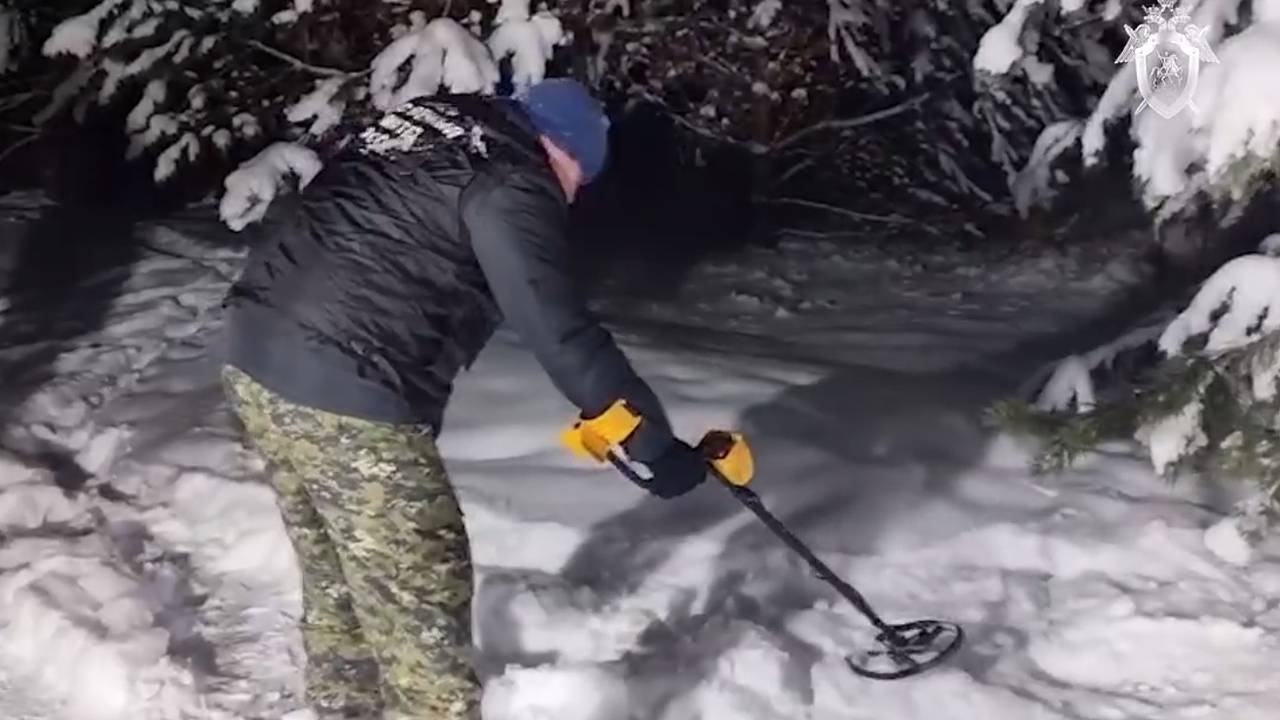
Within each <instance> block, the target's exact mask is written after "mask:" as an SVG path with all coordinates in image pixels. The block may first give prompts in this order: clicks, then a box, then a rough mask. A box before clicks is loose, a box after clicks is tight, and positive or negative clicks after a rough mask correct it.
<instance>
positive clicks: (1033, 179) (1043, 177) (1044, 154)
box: [1010, 118, 1084, 217]
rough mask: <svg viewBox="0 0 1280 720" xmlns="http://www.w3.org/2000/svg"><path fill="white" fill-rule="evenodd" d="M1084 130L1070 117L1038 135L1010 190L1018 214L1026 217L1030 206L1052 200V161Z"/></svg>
mask: <svg viewBox="0 0 1280 720" xmlns="http://www.w3.org/2000/svg"><path fill="white" fill-rule="evenodd" d="M1083 131H1084V123H1083V121H1081V120H1078V119H1074V118H1073V119H1068V120H1060V121H1058V122H1055V123H1052V124H1050V125H1049V126H1048V127H1046V128H1045V129H1044V130H1042V131H1041V132H1040V135H1039V137H1037V138H1036V142H1035V146H1034V147H1033V148H1032V149H1031V157H1030V158H1029V159H1028V160H1027V164H1026V166H1024V167H1023V168H1022V170H1020V171H1019V172H1018V175H1017V177H1015V178H1014V181H1013V185H1012V187H1011V188H1010V189H1011V191H1012V192H1013V200H1014V205H1015V206H1016V207H1017V209H1018V214H1020V215H1022V216H1023V217H1026V216H1027V213H1028V212H1029V211H1030V210H1031V208H1032V207H1034V206H1037V205H1043V204H1044V203H1046V202H1047V201H1048V200H1050V199H1052V198H1053V196H1054V189H1053V186H1054V173H1053V162H1054V161H1055V160H1057V159H1058V157H1059V156H1061V155H1062V153H1064V152H1066V151H1068V150H1070V149H1071V148H1072V147H1074V146H1075V144H1076V141H1077V140H1079V138H1080V134H1081V133H1082V132H1083Z"/></svg>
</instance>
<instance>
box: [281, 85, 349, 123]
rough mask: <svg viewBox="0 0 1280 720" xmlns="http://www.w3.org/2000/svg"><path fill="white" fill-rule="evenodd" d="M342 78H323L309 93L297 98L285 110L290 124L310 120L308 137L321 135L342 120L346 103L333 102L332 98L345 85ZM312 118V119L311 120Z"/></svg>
mask: <svg viewBox="0 0 1280 720" xmlns="http://www.w3.org/2000/svg"><path fill="white" fill-rule="evenodd" d="M345 82H346V81H345V80H343V79H342V78H323V79H320V80H317V81H316V83H315V87H314V88H313V89H312V91H311V92H309V93H307V94H306V95H303V96H302V97H301V98H298V101H297V102H295V103H294V104H292V105H290V106H289V107H287V108H285V117H286V118H287V119H288V120H289V122H292V123H300V122H304V121H306V120H312V123H311V126H310V127H309V128H307V134H309V135H322V134H324V132H325V131H326V130H328V129H330V128H332V127H334V126H335V125H337V124H338V123H339V122H340V121H341V120H342V113H343V111H344V110H345V109H346V103H345V102H343V101H340V100H338V101H335V100H334V96H335V95H337V94H338V91H339V90H341V89H342V86H343V85H344V84H345ZM313 118H314V119H313Z"/></svg>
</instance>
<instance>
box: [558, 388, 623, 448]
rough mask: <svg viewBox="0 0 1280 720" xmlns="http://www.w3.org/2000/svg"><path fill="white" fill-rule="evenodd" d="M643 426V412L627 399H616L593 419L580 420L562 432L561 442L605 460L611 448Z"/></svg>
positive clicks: (620, 443)
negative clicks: (633, 407)
mask: <svg viewBox="0 0 1280 720" xmlns="http://www.w3.org/2000/svg"><path fill="white" fill-rule="evenodd" d="M638 427H640V414H639V413H637V412H636V411H635V410H632V409H631V406H630V405H628V404H627V401H626V400H615V401H614V403H613V404H612V405H610V406H609V409H608V410H605V411H604V412H602V413H600V414H599V415H597V416H595V417H593V418H590V419H585V418H584V419H580V420H578V421H577V422H575V423H574V424H573V427H571V428H569V429H568V430H565V431H564V432H563V433H560V442H562V443H564V445H565V447H567V448H569V451H570V452H572V453H573V454H574V455H578V456H579V457H584V458H589V459H592V460H595V461H596V462H604V461H605V460H607V459H608V457H609V451H610V450H611V449H612V448H614V447H619V446H621V445H622V443H623V442H624V441H626V439H627V438H629V437H631V433H633V432H635V431H636V428H638Z"/></svg>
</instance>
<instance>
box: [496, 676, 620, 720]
mask: <svg viewBox="0 0 1280 720" xmlns="http://www.w3.org/2000/svg"><path fill="white" fill-rule="evenodd" d="M480 712H481V714H482V715H483V716H484V718H485V720H619V719H620V718H626V717H628V703H627V686H626V684H625V683H624V682H623V681H622V680H621V679H620V678H619V677H618V676H617V675H615V674H614V673H611V672H608V671H607V670H606V669H604V668H602V667H599V666H596V665H542V666H538V667H532V668H520V667H515V666H512V667H508V668H507V670H506V672H505V673H503V675H502V676H501V677H499V678H496V679H494V680H491V681H489V682H488V683H486V685H485V689H484V697H483V699H482V702H481V705H480Z"/></svg>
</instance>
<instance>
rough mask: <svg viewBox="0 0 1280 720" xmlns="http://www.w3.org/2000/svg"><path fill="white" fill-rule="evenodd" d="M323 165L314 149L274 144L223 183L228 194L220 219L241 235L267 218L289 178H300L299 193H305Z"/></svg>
mask: <svg viewBox="0 0 1280 720" xmlns="http://www.w3.org/2000/svg"><path fill="white" fill-rule="evenodd" d="M322 165H323V164H322V163H321V161H320V156H318V155H316V153H315V151H314V150H311V149H310V148H307V147H304V146H302V145H298V144H296V143H285V142H277V143H272V144H271V145H268V146H267V147H266V148H265V149H263V150H262V152H259V153H258V154H257V155H254V156H253V157H252V158H250V159H249V160H247V161H245V162H244V163H243V164H242V165H240V167H238V168H236V170H235V171H233V172H232V173H231V174H230V175H227V177H226V179H225V180H223V182H222V184H223V187H224V188H225V192H224V193H223V195H222V200H221V201H220V202H219V204H218V217H220V218H222V221H223V222H224V223H226V224H227V227H229V228H231V229H232V230H235V231H236V232H239V231H240V230H243V229H244V228H245V227H247V226H248V225H250V224H251V223H255V222H257V221H259V220H261V219H262V217H263V216H264V215H266V212H267V207H268V206H270V204H271V201H272V200H274V199H275V196H276V193H277V192H279V191H280V189H281V188H282V187H284V186H285V184H286V180H287V178H288V177H290V176H296V177H297V178H298V189H302V188H304V187H306V186H307V184H308V183H310V182H311V180H312V179H313V178H314V177H315V176H316V174H317V173H319V172H320V169H321V167H322Z"/></svg>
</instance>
